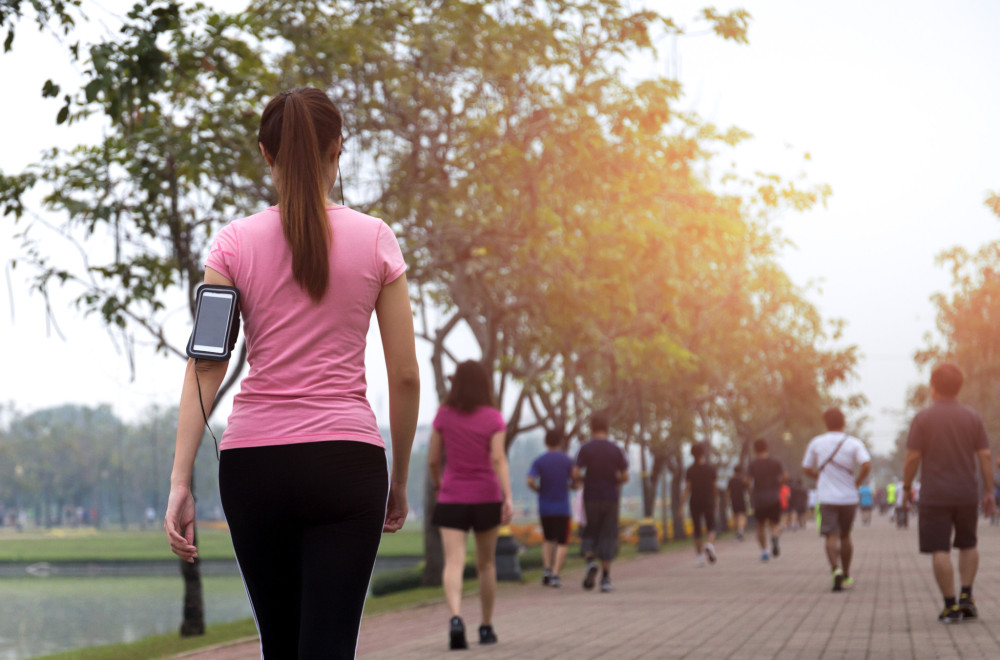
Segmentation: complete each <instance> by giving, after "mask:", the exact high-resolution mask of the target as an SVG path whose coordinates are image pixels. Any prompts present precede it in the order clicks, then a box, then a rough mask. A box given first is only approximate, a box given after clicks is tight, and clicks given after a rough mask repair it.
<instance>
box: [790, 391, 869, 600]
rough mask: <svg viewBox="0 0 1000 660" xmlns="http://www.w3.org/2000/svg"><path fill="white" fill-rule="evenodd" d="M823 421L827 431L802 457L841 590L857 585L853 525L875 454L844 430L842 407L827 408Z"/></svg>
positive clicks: (835, 585)
mask: <svg viewBox="0 0 1000 660" xmlns="http://www.w3.org/2000/svg"><path fill="white" fill-rule="evenodd" d="M823 423H824V424H826V429H827V432H826V433H824V434H822V435H818V436H816V437H815V438H813V439H812V441H811V442H810V443H809V446H808V447H807V448H806V454H805V457H804V458H803V459H802V471H803V472H805V474H806V476H809V477H812V478H813V479H816V490H817V492H818V493H819V511H820V518H821V521H822V522H821V523H820V530H819V532H820V534H822V535H823V537H824V538H825V539H826V543H825V545H826V558H827V560H828V561H829V562H830V573H831V576H832V580H833V591H842V590H843V589H844V588H845V587H846V588H850V587H852V586H854V578H853V577H851V559H852V558H853V556H854V543H853V542H852V541H851V528H852V527H853V526H854V515H855V513H856V512H857V510H858V502H859V500H860V498H859V496H858V488H859V487H860V485H861V483H862V482H863V481H864V480H865V479H866V478H868V473H869V472H870V471H871V468H872V457H871V454H869V453H868V450H867V449H866V448H865V444H864V443H863V442H861V440H859V439H858V438H855V437H854V436H852V435H849V434H848V433H847V432H846V431H844V426H845V420H844V413H843V412H841V410H840V409H839V408H830V409H828V410H826V411H825V412H824V413H823ZM855 473H856V474H857V476H855Z"/></svg>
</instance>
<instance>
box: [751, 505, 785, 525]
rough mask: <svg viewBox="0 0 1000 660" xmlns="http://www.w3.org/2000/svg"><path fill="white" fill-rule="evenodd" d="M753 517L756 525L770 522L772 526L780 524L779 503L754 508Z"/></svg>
mask: <svg viewBox="0 0 1000 660" xmlns="http://www.w3.org/2000/svg"><path fill="white" fill-rule="evenodd" d="M753 517H754V520H756V521H757V522H758V523H763V522H767V521H768V520H770V521H771V522H773V523H774V524H778V523H780V522H781V503H780V502H775V503H774V504H765V505H764V506H754V508H753Z"/></svg>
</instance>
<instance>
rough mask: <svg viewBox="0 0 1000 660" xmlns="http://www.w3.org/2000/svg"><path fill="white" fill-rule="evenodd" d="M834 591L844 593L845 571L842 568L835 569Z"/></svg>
mask: <svg viewBox="0 0 1000 660" xmlns="http://www.w3.org/2000/svg"><path fill="white" fill-rule="evenodd" d="M833 590H834V591H843V590H844V569H842V568H841V567H840V566H838V567H837V568H835V569H833Z"/></svg>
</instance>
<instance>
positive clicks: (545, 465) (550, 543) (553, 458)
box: [528, 429, 579, 587]
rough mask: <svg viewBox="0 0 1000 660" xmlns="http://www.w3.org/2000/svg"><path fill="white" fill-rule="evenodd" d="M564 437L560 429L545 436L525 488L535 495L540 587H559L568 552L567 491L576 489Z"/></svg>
mask: <svg viewBox="0 0 1000 660" xmlns="http://www.w3.org/2000/svg"><path fill="white" fill-rule="evenodd" d="M563 444H564V436H563V432H562V431H561V430H560V429H550V430H549V431H547V432H546V433H545V446H546V447H547V448H548V451H546V452H545V453H544V454H542V455H541V456H539V457H538V458H536V459H535V461H534V463H532V464H531V468H530V469H529V470H528V487H529V488H530V489H531V490H533V491H535V492H536V493H538V516H539V517H540V518H541V522H542V534H543V535H544V537H545V542H544V543H543V544H542V565H543V566H544V569H545V572H544V575H543V576H542V584H544V585H548V586H550V587H561V586H562V581H561V580H560V578H559V572H560V571H561V570H562V567H563V564H565V563H566V554H567V552H568V551H569V532H570V508H569V491H570V489H571V488H574V489H575V488H578V487H579V486H578V484H577V483H575V482H574V481H573V459H571V458H570V457H569V456H567V455H566V452H565V451H563Z"/></svg>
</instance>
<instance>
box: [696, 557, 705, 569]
mask: <svg viewBox="0 0 1000 660" xmlns="http://www.w3.org/2000/svg"><path fill="white" fill-rule="evenodd" d="M694 565H695V566H697V567H698V568H701V567H703V566H704V565H705V555H698V556H697V557H696V558H695V562H694Z"/></svg>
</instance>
